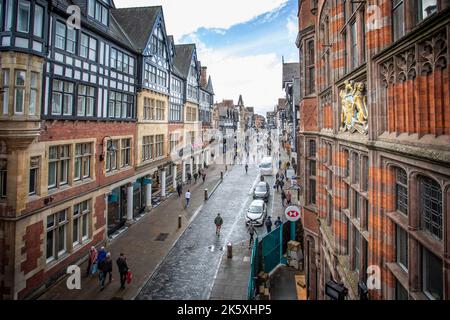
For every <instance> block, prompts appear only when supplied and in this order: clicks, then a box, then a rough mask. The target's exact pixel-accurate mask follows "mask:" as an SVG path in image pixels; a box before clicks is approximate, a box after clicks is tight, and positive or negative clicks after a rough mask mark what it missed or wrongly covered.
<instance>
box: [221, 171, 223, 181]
mask: <svg viewBox="0 0 450 320" xmlns="http://www.w3.org/2000/svg"><path fill="white" fill-rule="evenodd" d="M220 180H223V171H220Z"/></svg>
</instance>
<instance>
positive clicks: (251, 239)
mask: <svg viewBox="0 0 450 320" xmlns="http://www.w3.org/2000/svg"><path fill="white" fill-rule="evenodd" d="M248 233H249V235H250V240H249V242H248V248H249V249H250V248H251V247H252V244H253V236H254V235H255V233H256V234H258V232H256V228H255V226H254V225H253V223H251V222H250V224H249V226H248Z"/></svg>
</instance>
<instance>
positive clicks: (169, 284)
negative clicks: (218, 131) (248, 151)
mask: <svg viewBox="0 0 450 320" xmlns="http://www.w3.org/2000/svg"><path fill="white" fill-rule="evenodd" d="M258 181H259V174H258V168H257V167H256V166H255V165H251V166H249V172H248V174H247V175H246V174H245V169H244V166H243V165H236V166H234V167H233V169H232V170H231V171H229V172H228V173H227V175H226V177H225V179H224V182H223V183H222V184H221V185H220V186H219V188H218V189H217V190H216V191H215V193H214V195H213V196H212V197H211V198H210V199H209V200H208V201H207V202H206V203H205V204H204V206H203V207H201V208H200V211H199V212H198V213H196V214H197V215H196V216H195V218H194V220H193V221H192V223H191V225H190V226H189V228H188V229H187V230H186V231H185V233H184V234H183V235H182V236H181V237H180V239H179V240H178V241H177V242H176V244H175V245H174V247H173V248H172V249H171V250H170V252H169V254H168V255H167V257H166V258H165V259H164V261H163V262H162V264H161V265H160V266H159V267H158V268H157V270H156V271H155V273H154V274H153V275H152V276H151V278H150V280H149V281H148V282H147V283H146V284H145V285H144V287H143V288H142V290H141V292H140V293H139V294H138V296H137V297H136V299H138V300H150V299H164V300H167V299H185V300H196V299H208V297H209V294H210V291H211V288H212V285H213V282H214V277H215V275H216V272H217V270H218V267H219V263H220V259H221V257H222V255H223V254H226V252H225V250H226V245H227V244H228V243H229V242H231V243H232V244H237V243H240V242H243V241H248V238H249V236H248V234H247V229H246V227H245V220H244V218H245V213H246V209H247V207H248V206H249V204H250V203H251V200H252V190H253V187H254V185H255V184H256V183H257V182H258ZM266 181H267V182H268V183H269V185H270V186H272V185H273V182H274V177H266ZM274 196H275V198H276V199H275V201H274ZM275 202H276V203H277V205H275V206H274V203H275ZM279 202H280V200H279V197H277V194H276V193H275V194H274V192H273V189H272V190H271V198H270V200H269V203H268V215H269V216H273V212H274V209H277V207H278V206H280V205H281V204H280V203H279ZM277 212H278V213H279V212H280V210H278V211H277ZM217 213H220V214H221V216H222V217H223V220H224V224H223V226H222V231H221V235H220V237H217V236H216V235H215V226H214V218H215V217H216V215H217ZM257 232H258V234H259V235H262V234H263V233H265V227H260V228H257Z"/></svg>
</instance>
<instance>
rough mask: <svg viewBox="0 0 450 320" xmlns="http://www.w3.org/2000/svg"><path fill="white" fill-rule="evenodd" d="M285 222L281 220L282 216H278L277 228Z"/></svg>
mask: <svg viewBox="0 0 450 320" xmlns="http://www.w3.org/2000/svg"><path fill="white" fill-rule="evenodd" d="M282 224H283V221H281V217H278V218H277V221H275V228H278V227H279V226H281V225H282Z"/></svg>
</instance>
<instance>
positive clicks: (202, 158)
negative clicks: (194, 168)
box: [200, 151, 205, 169]
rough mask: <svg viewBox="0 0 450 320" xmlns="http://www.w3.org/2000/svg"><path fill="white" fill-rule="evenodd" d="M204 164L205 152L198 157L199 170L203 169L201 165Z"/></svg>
mask: <svg viewBox="0 0 450 320" xmlns="http://www.w3.org/2000/svg"><path fill="white" fill-rule="evenodd" d="M204 163H205V151H203V152H202V154H201V155H200V169H203V164H204Z"/></svg>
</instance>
